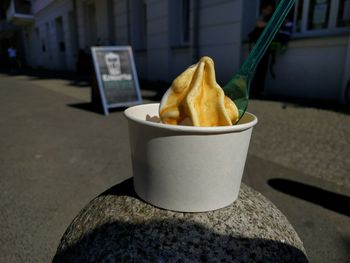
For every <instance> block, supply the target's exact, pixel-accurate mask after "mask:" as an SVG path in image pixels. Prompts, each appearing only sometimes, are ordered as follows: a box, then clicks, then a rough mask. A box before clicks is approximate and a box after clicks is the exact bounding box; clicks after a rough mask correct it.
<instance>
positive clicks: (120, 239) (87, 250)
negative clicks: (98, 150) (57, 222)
mask: <svg viewBox="0 0 350 263" xmlns="http://www.w3.org/2000/svg"><path fill="white" fill-rule="evenodd" d="M260 198H261V197H260ZM253 200H255V199H253ZM252 202H253V201H252ZM141 203H142V202H141V201H140V199H139V198H138V197H137V195H136V193H135V192H134V190H133V180H132V178H130V179H127V180H125V181H124V182H122V183H120V184H118V185H115V186H113V187H111V188H110V189H108V190H106V191H105V192H103V193H102V194H100V195H99V196H98V197H96V198H95V199H94V200H92V201H91V202H90V203H89V205H88V206H87V207H85V208H84V209H83V210H82V211H81V212H80V214H79V215H78V216H77V217H76V218H75V219H74V220H73V222H72V223H71V225H70V226H69V227H68V229H67V230H66V233H65V234H64V235H63V237H62V239H61V242H60V245H59V246H58V249H57V252H56V255H55V256H54V259H53V262H54V263H57V262H213V261H214V262H277V263H278V262H293V263H294V262H308V260H307V257H306V255H305V254H304V252H303V251H302V250H300V249H298V248H296V247H294V246H292V245H289V244H287V243H284V241H278V240H284V239H283V236H281V233H279V232H278V231H277V232H276V231H275V230H273V232H274V233H275V234H274V236H275V238H277V239H278V240H270V239H264V238H259V237H257V238H247V237H243V236H240V235H239V234H237V232H235V230H234V229H232V226H230V224H228V223H229V222H227V221H226V220H230V217H231V216H232V215H227V216H228V218H222V217H220V218H219V219H215V220H214V221H215V222H216V221H217V220H218V223H217V224H219V225H220V226H219V227H216V229H215V230H213V229H212V228H210V227H208V226H206V225H205V224H206V222H207V221H206V220H209V221H212V220H213V218H212V217H213V216H214V214H213V213H216V212H213V213H194V214H197V216H198V217H199V218H202V219H203V218H205V219H204V221H203V222H196V221H194V220H193V219H191V216H192V215H194V214H193V213H174V212H171V211H167V210H158V209H157V208H153V207H152V206H150V205H148V204H143V203H142V204H141ZM245 209H247V211H248V210H249V209H250V208H249V207H247V208H245ZM249 211H250V210H249ZM249 211H248V213H251V212H249ZM237 217H239V218H240V215H239V216H238V215H237ZM241 220H243V221H244V219H241ZM270 221H271V220H270ZM244 224H252V223H249V222H246V223H244ZM282 224H283V223H282ZM209 225H210V224H209ZM234 227H235V226H233V228H234ZM252 227H255V225H254V226H252ZM270 227H271V226H270ZM270 227H267V228H268V229H270ZM242 231H243V230H242ZM259 231H260V230H259ZM264 231H270V230H267V229H265V230H264ZM271 231H272V230H271ZM231 233H232V234H231ZM257 235H259V234H258V233H257Z"/></svg>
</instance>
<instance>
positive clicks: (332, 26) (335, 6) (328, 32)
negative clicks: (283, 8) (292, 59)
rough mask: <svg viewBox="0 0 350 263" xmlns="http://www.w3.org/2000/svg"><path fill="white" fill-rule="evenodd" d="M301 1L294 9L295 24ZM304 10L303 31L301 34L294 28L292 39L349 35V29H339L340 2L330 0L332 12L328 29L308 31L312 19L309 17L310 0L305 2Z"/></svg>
mask: <svg viewBox="0 0 350 263" xmlns="http://www.w3.org/2000/svg"><path fill="white" fill-rule="evenodd" d="M299 4H300V2H299V1H296V4H295V7H294V22H295V21H296V16H297V10H298V5H299ZM302 4H303V8H302V17H301V29H300V32H296V27H295V26H294V27H293V34H292V38H305V37H321V36H332V35H341V34H347V33H349V32H350V28H349V27H337V16H338V11H339V0H330V10H329V19H328V25H327V28H324V29H316V30H313V29H311V30H310V29H308V28H307V26H308V22H309V19H311V18H310V17H308V14H309V10H310V0H304V2H303V3H302Z"/></svg>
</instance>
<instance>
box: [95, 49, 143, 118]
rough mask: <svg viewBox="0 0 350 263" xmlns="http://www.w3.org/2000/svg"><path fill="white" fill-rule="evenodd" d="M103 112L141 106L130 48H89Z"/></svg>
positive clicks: (106, 113)
mask: <svg viewBox="0 0 350 263" xmlns="http://www.w3.org/2000/svg"><path fill="white" fill-rule="evenodd" d="M91 53H92V58H93V62H94V68H95V73H96V79H97V84H98V90H99V95H100V98H101V102H102V106H103V112H104V114H105V115H108V113H109V111H108V110H109V109H110V108H116V107H123V106H131V105H135V104H141V103H142V99H141V92H140V87H139V82H138V78H137V74H136V68H135V63H134V58H133V54H132V50H131V47H130V46H108V47H91Z"/></svg>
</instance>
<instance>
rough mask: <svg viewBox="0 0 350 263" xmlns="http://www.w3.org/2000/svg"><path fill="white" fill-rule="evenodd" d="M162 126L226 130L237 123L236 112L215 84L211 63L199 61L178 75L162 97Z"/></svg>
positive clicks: (210, 60) (232, 104)
mask: <svg viewBox="0 0 350 263" xmlns="http://www.w3.org/2000/svg"><path fill="white" fill-rule="evenodd" d="M159 115H160V119H161V121H162V122H163V123H166V124H174V125H193V126H203V127H209V126H226V125H232V124H234V123H236V122H237V120H238V115H239V114H238V109H237V107H236V105H235V104H234V102H233V101H232V100H231V99H230V98H229V97H227V96H225V94H224V92H223V90H222V88H221V87H220V86H219V84H217V83H216V79H215V69H214V62H213V60H212V59H211V58H209V57H202V58H201V59H200V60H199V62H198V63H197V64H195V65H192V66H191V67H189V68H188V69H186V70H185V71H184V72H183V73H181V74H180V75H179V76H178V77H177V78H176V79H175V80H174V81H173V83H172V84H171V87H170V88H169V89H168V91H167V92H166V93H165V94H164V96H163V98H162V101H161V103H160V108H159Z"/></svg>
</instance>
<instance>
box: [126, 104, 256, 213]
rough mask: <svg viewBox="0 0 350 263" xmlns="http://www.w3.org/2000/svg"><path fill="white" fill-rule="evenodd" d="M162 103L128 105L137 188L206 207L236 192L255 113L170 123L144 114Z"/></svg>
mask: <svg viewBox="0 0 350 263" xmlns="http://www.w3.org/2000/svg"><path fill="white" fill-rule="evenodd" d="M158 109H159V104H158V103H156V104H144V105H138V106H134V107H130V108H128V109H126V110H125V112H124V113H125V116H126V118H127V119H128V124H129V136H130V147H131V159H132V167H133V176H134V188H135V191H136V193H137V194H138V195H139V197H141V198H142V199H143V200H145V201H146V202H149V203H150V204H152V205H155V206H157V207H161V208H165V209H169V210H174V211H181V212H204V211H210V210H215V209H219V208H222V207H225V206H227V205H229V204H231V203H232V202H234V201H235V200H236V199H237V197H238V192H239V188H240V185H241V179H242V174H243V170H244V165H245V161H246V157H247V152H248V146H249V141H250V137H251V133H252V128H253V126H254V125H255V124H256V123H257V118H256V117H255V116H254V115H253V114H251V113H248V112H246V113H245V114H244V116H243V117H242V119H241V120H240V122H239V124H237V125H233V126H222V127H193V126H181V125H168V124H163V123H156V122H152V121H149V120H146V116H147V115H149V116H151V117H153V116H159V115H158Z"/></svg>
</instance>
